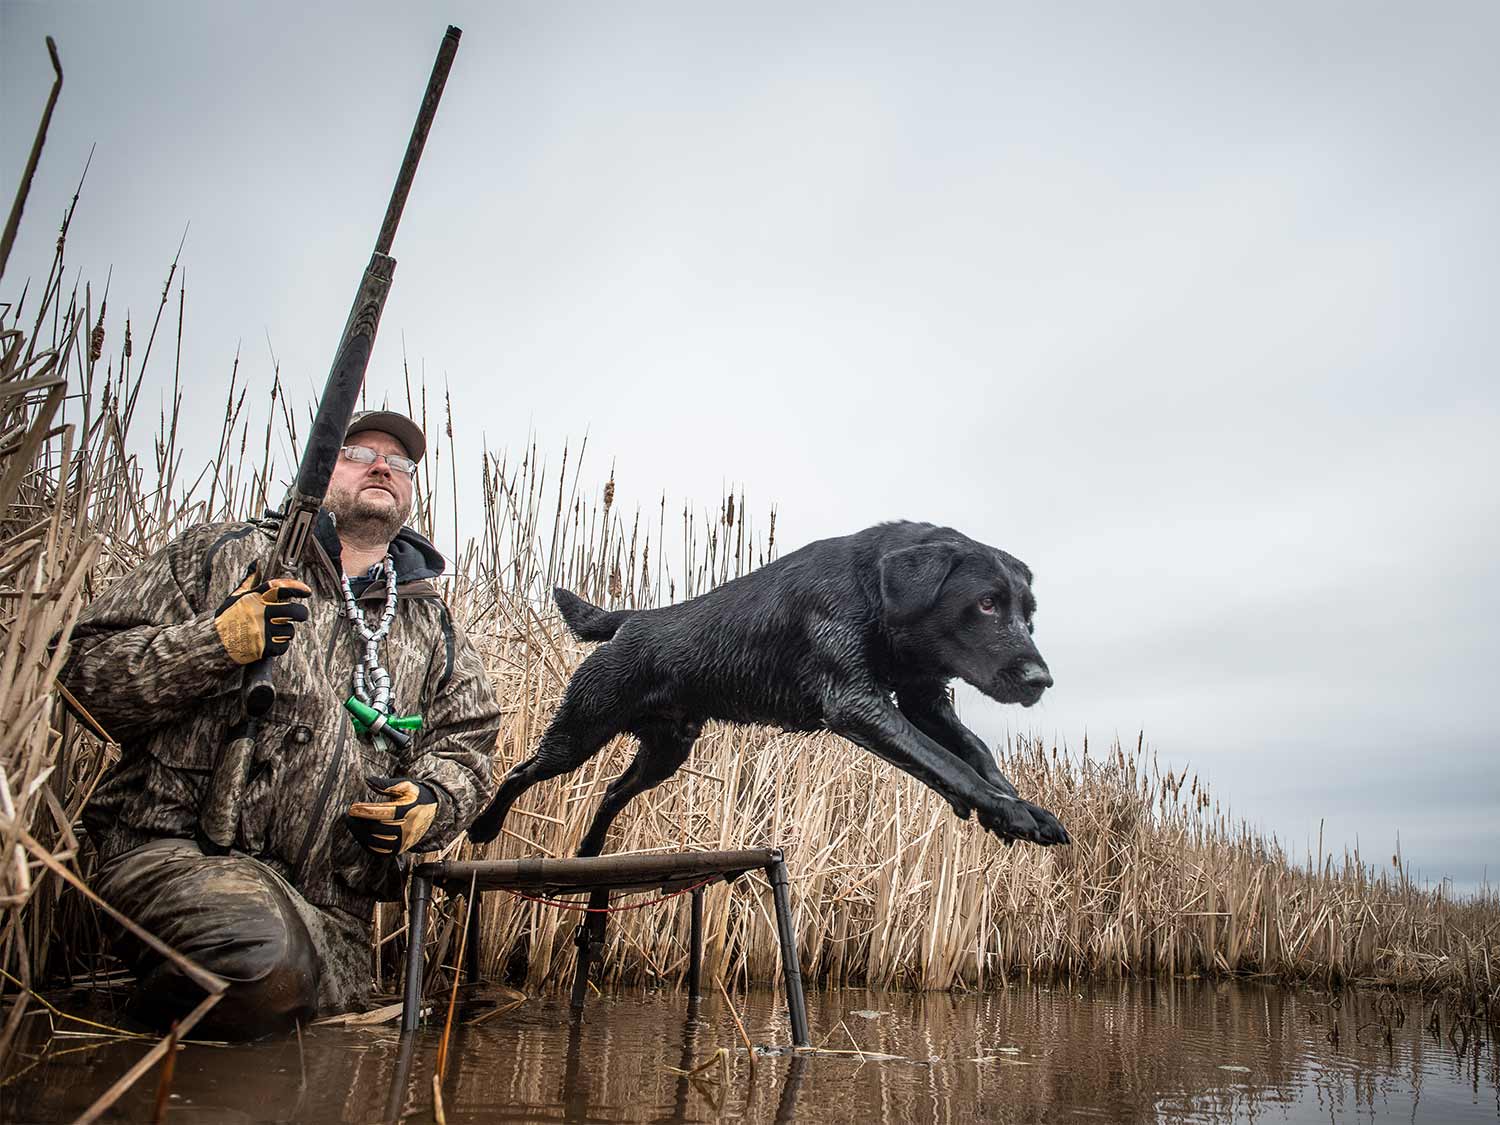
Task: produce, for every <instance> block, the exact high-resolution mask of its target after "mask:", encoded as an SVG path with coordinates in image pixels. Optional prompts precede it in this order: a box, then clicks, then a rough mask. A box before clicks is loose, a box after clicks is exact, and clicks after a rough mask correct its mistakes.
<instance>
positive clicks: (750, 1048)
mask: <svg viewBox="0 0 1500 1125" xmlns="http://www.w3.org/2000/svg"><path fill="white" fill-rule="evenodd" d="M714 983H715V984H716V985H718V986H719V995H720V996H722V997H724V1003H725V1004H726V1005H728V1007H729V1018H730V1019H732V1020H734V1026H735V1030H737V1031H738V1032H739V1033H740V1042H741V1043H743V1044H744V1045H745V1050H746V1052H747V1053H748V1054H749V1055H750V1065H751V1066H752V1067H753V1066H754V1065H755V1046H754V1044H752V1043H751V1042H750V1033H749V1032H748V1031H746V1030H745V1024H744V1021H743V1020H741V1019H740V1014H739V1012H738V1011H736V1010H735V1007H734V1001H733V1000H731V999H730V998H729V990H728V989H727V988H725V987H724V981H723V979H722V978H721V977H714Z"/></svg>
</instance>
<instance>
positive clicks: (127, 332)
mask: <svg viewBox="0 0 1500 1125" xmlns="http://www.w3.org/2000/svg"><path fill="white" fill-rule="evenodd" d="M130 350H131V349H130V318H129V317H128V316H127V317H126V318H125V358H126V359H129V358H130Z"/></svg>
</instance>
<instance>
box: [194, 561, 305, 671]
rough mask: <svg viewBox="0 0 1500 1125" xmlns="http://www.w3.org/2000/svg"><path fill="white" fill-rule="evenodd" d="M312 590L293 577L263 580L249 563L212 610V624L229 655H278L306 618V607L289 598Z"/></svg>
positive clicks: (238, 659) (245, 660)
mask: <svg viewBox="0 0 1500 1125" xmlns="http://www.w3.org/2000/svg"><path fill="white" fill-rule="evenodd" d="M311 594H312V590H310V589H308V587H307V586H306V585H305V584H303V583H301V582H298V581H297V580H296V579H293V578H273V579H272V580H271V581H269V582H262V581H261V580H260V571H259V570H258V569H257V568H256V565H255V564H254V563H251V564H250V569H249V570H247V571H245V580H244V581H243V582H241V583H240V584H239V586H238V587H237V588H236V589H235V591H234V593H232V594H230V595H229V597H227V598H225V599H224V604H223V605H221V606H219V608H218V611H217V612H216V613H215V614H214V628H215V629H216V630H217V631H218V634H219V640H220V641H221V642H223V645H224V648H225V650H226V651H227V652H228V653H229V659H231V660H233V661H234V662H235V663H236V664H253V663H255V662H256V661H257V660H259V659H260V658H261V657H262V656H280V655H281V654H282V653H283V652H285V651H286V646H287V645H289V644H291V643H292V634H293V632H294V630H295V627H296V625H297V623H298V622H301V621H306V620H307V607H306V606H305V605H302V604H301V603H300V602H295V601H291V600H290V599H292V598H306V597H309V596H311Z"/></svg>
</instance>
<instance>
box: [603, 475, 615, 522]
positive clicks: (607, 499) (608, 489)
mask: <svg viewBox="0 0 1500 1125" xmlns="http://www.w3.org/2000/svg"><path fill="white" fill-rule="evenodd" d="M614 502H615V474H614V473H610V474H609V481H608V482H607V483H606V484H605V485H604V510H605V511H606V512H607V511H609V506H610V505H611V504H613V503H614Z"/></svg>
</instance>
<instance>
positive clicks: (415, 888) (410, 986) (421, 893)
mask: <svg viewBox="0 0 1500 1125" xmlns="http://www.w3.org/2000/svg"><path fill="white" fill-rule="evenodd" d="M431 897H432V882H431V881H430V880H428V879H423V878H421V877H420V876H417V875H413V876H412V880H411V895H410V897H409V898H408V900H407V908H406V982H405V993H404V995H403V997H402V1005H401V1034H402V1035H409V1034H411V1033H412V1032H413V1031H416V1030H417V1021H418V1020H420V1019H421V1016H422V953H423V949H422V943H423V939H424V938H425V936H426V934H427V900H428V899H430V898H431Z"/></svg>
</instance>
